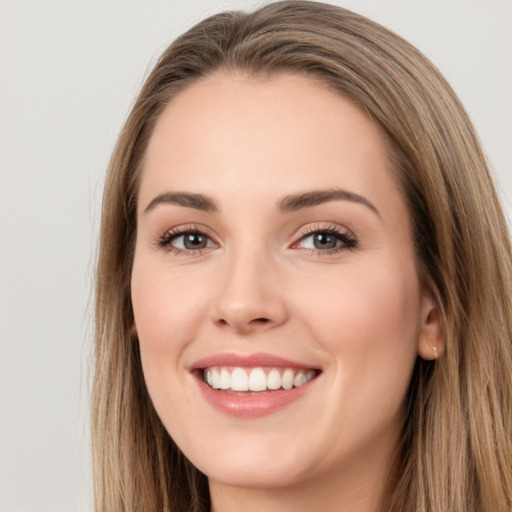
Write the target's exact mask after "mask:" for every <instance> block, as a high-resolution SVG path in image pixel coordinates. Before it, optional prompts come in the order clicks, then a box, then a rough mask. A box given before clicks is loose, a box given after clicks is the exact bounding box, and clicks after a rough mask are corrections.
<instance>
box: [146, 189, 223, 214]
mask: <svg viewBox="0 0 512 512" xmlns="http://www.w3.org/2000/svg"><path fill="white" fill-rule="evenodd" d="M160 204H175V205H178V206H183V207H184V208H193V209H195V210H200V211H203V212H218V211H219V209H218V208H217V205H216V204H215V202H214V201H213V200H212V199H210V198H209V197H207V196H205V195H203V194H192V193H190V192H164V193H163V194H160V195H158V196H156V197H155V198H154V199H153V200H152V201H151V202H150V203H149V204H148V205H147V206H146V209H145V210H144V213H148V212H150V211H151V210H154V209H155V208H156V207H157V206H158V205H160Z"/></svg>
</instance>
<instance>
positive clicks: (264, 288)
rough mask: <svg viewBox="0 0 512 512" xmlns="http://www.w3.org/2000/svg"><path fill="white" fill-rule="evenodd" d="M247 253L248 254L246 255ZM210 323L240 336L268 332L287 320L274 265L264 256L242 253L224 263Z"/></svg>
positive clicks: (279, 280) (281, 288)
mask: <svg viewBox="0 0 512 512" xmlns="http://www.w3.org/2000/svg"><path fill="white" fill-rule="evenodd" d="M248 253H250V254H248ZM225 264H226V270H225V271H224V273H223V275H222V278H221V286H220V288H219V294H218V296H217V300H216V301H215V304H214V306H213V308H212V321H213V322H214V323H215V324H216V325H218V326H220V327H222V328H225V329H226V328H227V329H232V330H233V331H236V332H237V333H239V334H250V333H252V332H255V331H261V330H266V329H271V328H273V327H276V326H278V325H281V324H283V323H284V322H285V321H286V319H287V310H286V305H285V300H284V294H283V291H284V290H283V287H282V284H281V279H280V278H279V269H278V268H277V264H276V263H275V262H274V263H273V262H272V260H271V258H269V257H266V256H265V255H263V254H261V253H260V254H256V253H254V252H252V253H251V252H250V251H244V253H243V254H240V253H239V254H237V255H233V256H232V257H231V258H230V259H229V261H226V262H225Z"/></svg>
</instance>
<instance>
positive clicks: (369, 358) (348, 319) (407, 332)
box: [298, 264, 420, 385]
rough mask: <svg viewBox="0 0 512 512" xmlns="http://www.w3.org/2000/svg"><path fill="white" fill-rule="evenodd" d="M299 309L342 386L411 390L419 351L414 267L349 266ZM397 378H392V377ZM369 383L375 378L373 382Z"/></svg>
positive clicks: (313, 288)
mask: <svg viewBox="0 0 512 512" xmlns="http://www.w3.org/2000/svg"><path fill="white" fill-rule="evenodd" d="M304 291H305V293H304V294H301V296H302V297H308V296H309V297H315V300H308V301H304V302H303V303H302V304H301V305H299V306H298V307H299V308H301V310H302V311H303V313H304V315H305V317H307V319H308V320H307V322H308V324H309V327H310V329H312V330H314V331H315V336H316V338H317V340H318V342H319V343H320V344H322V346H323V347H324V348H325V349H327V350H328V351H329V352H330V353H331V354H332V356H333V357H334V359H335V362H336V364H337V365H338V366H340V368H339V373H341V374H342V377H341V378H343V380H346V379H349V378H350V379H353V380H357V381H358V382H359V381H361V382H365V383H366V382H369V383H375V382H380V383H382V382H384V381H385V380H386V379H387V378H388V377H390V379H391V380H393V379H394V382H399V381H398V375H401V376H402V379H401V381H400V382H402V385H403V383H405V384H407V381H408V379H409V376H410V371H411V369H412V366H413V364H414V360H415V357H416V350H417V339H418V333H419V314H420V292H419V284H418V279H417V276H416V272H415V269H414V267H413V266H411V268H404V267H403V266H402V267H400V266H398V265H394V266H393V265H390V264H387V265H382V266H381V267H379V266H377V265H374V266H373V267H368V266H355V265H354V266H350V267H347V268H345V269H343V271H342V272H340V273H339V275H338V277H337V278H333V275H331V276H330V279H329V282H328V281H327V280H326V281H325V282H322V280H321V279H320V280H318V279H317V280H315V281H314V282H310V283H309V284H308V285H307V289H305V290H304ZM393 372H394V373H393ZM369 377H371V378H369ZM365 385H366V384H365Z"/></svg>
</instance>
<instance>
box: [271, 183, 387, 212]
mask: <svg viewBox="0 0 512 512" xmlns="http://www.w3.org/2000/svg"><path fill="white" fill-rule="evenodd" d="M338 200H343V201H350V202H352V203H358V204H362V205H364V206H366V207H367V208H369V209H370V210H371V211H372V212H373V213H375V214H376V215H377V216H378V217H379V218H380V217H381V215H380V212H379V210H377V208H376V207H375V206H374V205H373V204H372V203H371V202H370V201H368V199H366V197H363V196H360V195H359V194H356V193H354V192H349V191H348V190H343V189H340V188H334V189H329V190H312V191H309V192H303V193H300V194H293V195H289V196H286V197H285V198H284V199H282V200H281V201H280V202H279V206H278V210H279V211H280V212H281V213H290V212H295V211H297V210H301V209H302V208H310V207H311V206H317V205H320V204H323V203H327V202H329V201H338Z"/></svg>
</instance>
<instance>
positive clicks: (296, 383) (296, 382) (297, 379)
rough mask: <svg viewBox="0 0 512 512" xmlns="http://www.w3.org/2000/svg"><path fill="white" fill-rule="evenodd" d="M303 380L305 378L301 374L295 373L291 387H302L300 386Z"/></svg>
mask: <svg viewBox="0 0 512 512" xmlns="http://www.w3.org/2000/svg"><path fill="white" fill-rule="evenodd" d="M305 378H306V376H305V375H304V374H303V373H302V372H299V373H297V375H295V378H294V379H293V386H294V387H296V388H298V387H299V386H302V384H304V379H305Z"/></svg>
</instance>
